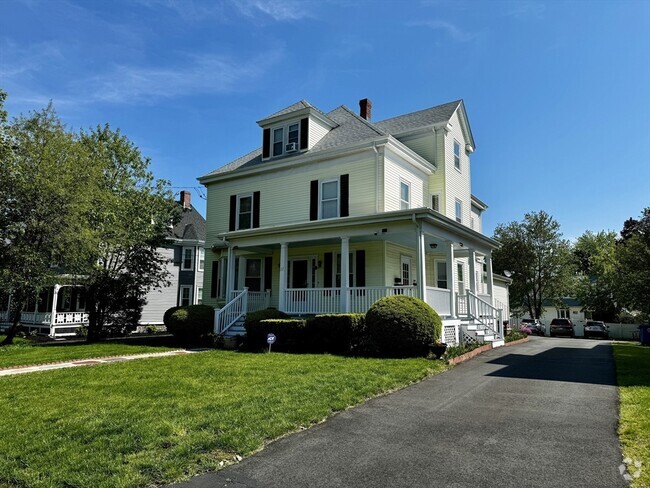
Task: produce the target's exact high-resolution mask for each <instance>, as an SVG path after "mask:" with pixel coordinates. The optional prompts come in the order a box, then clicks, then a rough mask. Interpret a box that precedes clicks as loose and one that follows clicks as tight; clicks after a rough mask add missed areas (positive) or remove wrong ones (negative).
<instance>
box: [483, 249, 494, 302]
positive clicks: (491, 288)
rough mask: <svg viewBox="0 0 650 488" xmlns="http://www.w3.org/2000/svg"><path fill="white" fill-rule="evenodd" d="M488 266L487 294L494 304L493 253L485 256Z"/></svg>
mask: <svg viewBox="0 0 650 488" xmlns="http://www.w3.org/2000/svg"><path fill="white" fill-rule="evenodd" d="M485 264H486V265H487V294H488V295H490V303H491V304H494V281H493V280H492V251H490V254H488V255H486V256H485Z"/></svg>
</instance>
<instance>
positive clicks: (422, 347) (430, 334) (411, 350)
mask: <svg viewBox="0 0 650 488" xmlns="http://www.w3.org/2000/svg"><path fill="white" fill-rule="evenodd" d="M366 331H367V334H368V336H369V339H370V340H371V341H372V343H374V345H375V347H376V348H377V352H378V353H379V354H380V355H382V356H389V357H413V356H426V355H427V354H428V353H429V349H430V348H431V346H433V345H434V344H436V343H438V342H440V336H441V334H442V320H441V319H440V316H439V315H438V314H437V313H436V312H435V310H433V309H432V308H431V307H430V306H429V305H427V304H426V303H424V302H423V301H422V300H419V299H417V298H413V297H407V296H404V295H395V296H390V297H385V298H381V299H379V300H377V301H376V302H375V303H374V304H373V305H372V307H370V310H368V313H367V314H366Z"/></svg>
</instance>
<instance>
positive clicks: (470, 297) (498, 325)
mask: <svg viewBox="0 0 650 488" xmlns="http://www.w3.org/2000/svg"><path fill="white" fill-rule="evenodd" d="M466 292H467V295H459V297H458V298H459V300H458V310H460V303H461V301H463V302H464V304H465V306H466V308H467V314H466V316H467V317H469V318H470V319H473V320H475V321H477V322H479V323H481V324H482V325H484V326H485V327H486V328H487V329H489V330H491V331H492V332H494V333H495V334H497V335H498V336H499V337H503V325H502V315H503V311H502V310H501V309H499V308H497V307H495V306H493V305H492V304H491V303H488V302H486V301H485V300H483V299H482V298H480V297H479V296H478V295H475V294H474V293H472V292H471V291H469V290H467V291H466ZM461 297H462V298H463V300H461ZM459 315H461V314H460V312H459Z"/></svg>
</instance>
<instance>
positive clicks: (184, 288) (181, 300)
mask: <svg viewBox="0 0 650 488" xmlns="http://www.w3.org/2000/svg"><path fill="white" fill-rule="evenodd" d="M183 290H189V294H190V296H189V305H192V304H193V302H192V298H193V297H192V285H181V286H180V287H179V294H178V304H179V305H180V306H183Z"/></svg>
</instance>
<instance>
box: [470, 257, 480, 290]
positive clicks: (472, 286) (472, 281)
mask: <svg viewBox="0 0 650 488" xmlns="http://www.w3.org/2000/svg"><path fill="white" fill-rule="evenodd" d="M468 251H469V291H471V292H472V293H474V294H475V295H477V294H478V293H477V292H478V290H477V289H476V251H475V250H474V249H468Z"/></svg>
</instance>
